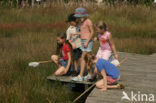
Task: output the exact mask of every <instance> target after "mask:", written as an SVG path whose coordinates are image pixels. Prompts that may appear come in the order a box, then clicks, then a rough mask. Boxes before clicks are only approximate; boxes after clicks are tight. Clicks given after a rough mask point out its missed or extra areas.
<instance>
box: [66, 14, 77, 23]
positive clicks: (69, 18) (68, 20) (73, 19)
mask: <svg viewBox="0 0 156 103" xmlns="http://www.w3.org/2000/svg"><path fill="white" fill-rule="evenodd" d="M71 21H76V17H75V16H74V13H73V14H70V15H69V16H68V19H67V22H71Z"/></svg>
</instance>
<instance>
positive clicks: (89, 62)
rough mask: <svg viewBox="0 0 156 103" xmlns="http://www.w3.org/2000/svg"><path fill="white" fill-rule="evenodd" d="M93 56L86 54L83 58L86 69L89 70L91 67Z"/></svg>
mask: <svg viewBox="0 0 156 103" xmlns="http://www.w3.org/2000/svg"><path fill="white" fill-rule="evenodd" d="M95 58H96V57H95V55H94V54H93V53H91V52H89V53H87V54H86V56H85V62H86V64H87V69H89V70H90V69H91V67H92V66H93V61H94V59H95Z"/></svg>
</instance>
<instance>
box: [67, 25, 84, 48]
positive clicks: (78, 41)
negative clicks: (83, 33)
mask: <svg viewBox="0 0 156 103" xmlns="http://www.w3.org/2000/svg"><path fill="white" fill-rule="evenodd" d="M75 33H77V29H76V27H74V26H69V28H68V29H67V31H66V35H67V38H66V39H67V40H71V41H72V42H73V43H74V44H75V46H76V48H79V47H81V39H80V35H74V36H71V34H75Z"/></svg>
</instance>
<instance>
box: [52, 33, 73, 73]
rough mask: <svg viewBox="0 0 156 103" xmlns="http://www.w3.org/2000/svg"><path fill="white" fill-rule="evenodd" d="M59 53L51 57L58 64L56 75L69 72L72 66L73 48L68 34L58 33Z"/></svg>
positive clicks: (57, 51)
mask: <svg viewBox="0 0 156 103" xmlns="http://www.w3.org/2000/svg"><path fill="white" fill-rule="evenodd" d="M56 54H57V55H52V56H51V59H52V61H53V62H55V63H56V64H57V65H58V67H59V68H58V69H57V70H56V72H55V75H56V76H61V75H65V74H68V73H69V71H70V66H71V49H70V46H69V45H68V43H67V41H66V34H65V33H59V34H57V50H56Z"/></svg>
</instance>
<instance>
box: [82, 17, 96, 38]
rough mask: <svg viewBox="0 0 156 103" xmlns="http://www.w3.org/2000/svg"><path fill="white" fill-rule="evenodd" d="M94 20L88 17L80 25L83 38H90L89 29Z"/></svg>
mask: <svg viewBox="0 0 156 103" xmlns="http://www.w3.org/2000/svg"><path fill="white" fill-rule="evenodd" d="M92 25H93V24H92V21H91V20H90V19H86V20H85V21H84V22H83V23H82V24H81V27H80V30H81V39H89V35H90V34H91V31H90V29H89V27H90V26H92Z"/></svg>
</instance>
